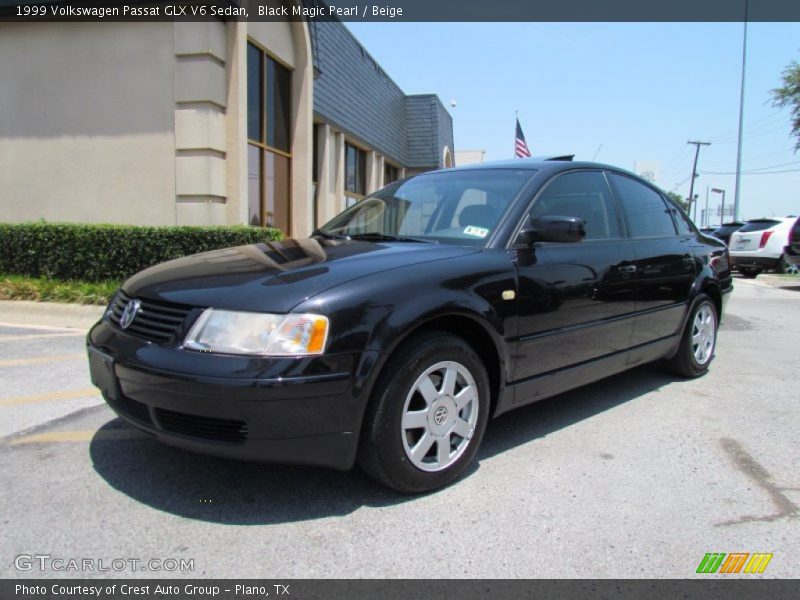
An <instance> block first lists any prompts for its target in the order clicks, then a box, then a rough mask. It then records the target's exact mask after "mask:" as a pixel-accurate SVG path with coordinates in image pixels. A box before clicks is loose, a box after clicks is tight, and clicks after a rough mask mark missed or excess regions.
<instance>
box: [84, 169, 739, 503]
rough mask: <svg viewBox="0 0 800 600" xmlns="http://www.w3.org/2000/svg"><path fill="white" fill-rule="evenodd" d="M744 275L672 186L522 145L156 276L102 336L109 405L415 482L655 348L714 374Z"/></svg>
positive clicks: (168, 428)
mask: <svg viewBox="0 0 800 600" xmlns="http://www.w3.org/2000/svg"><path fill="white" fill-rule="evenodd" d="M731 290H732V283H731V274H730V270H729V265H728V255H727V250H726V248H725V244H723V243H722V242H720V241H719V240H716V239H714V238H711V237H707V236H704V235H703V234H701V233H699V232H698V231H697V229H696V228H695V227H694V225H693V224H692V223H691V221H690V220H689V219H688V218H687V217H686V215H685V214H684V213H683V212H682V211H681V210H680V208H678V207H677V206H675V205H673V204H672V203H671V201H670V200H669V199H668V198H667V197H665V196H664V194H662V193H661V192H660V191H659V190H658V189H657V188H654V187H652V186H651V185H650V184H648V183H647V182H645V181H643V180H641V179H639V178H637V177H636V176H634V175H631V174H630V173H626V172H624V171H621V170H618V169H616V168H613V167H608V166H604V165H598V164H594V163H579V162H572V161H569V160H531V161H528V160H515V161H512V162H503V163H486V164H483V165H480V166H477V167H472V166H470V167H466V168H460V169H451V170H444V171H436V172H431V173H426V174H422V175H418V176H416V177H412V178H410V179H406V180H404V181H400V182H396V183H393V184H391V185H389V186H387V187H385V188H384V189H382V190H380V191H379V192H377V193H375V194H373V195H372V196H369V197H367V198H365V199H364V200H362V201H360V202H358V203H357V204H356V205H354V206H353V207H351V208H349V209H348V210H346V211H345V212H343V213H342V214H340V215H339V216H337V217H336V218H334V219H333V220H332V221H331V222H329V223H328V224H327V225H325V226H324V227H322V228H321V229H319V230H317V231H315V232H314V234H312V237H311V238H310V239H302V240H292V239H290V240H284V241H282V242H276V243H270V244H255V245H249V246H242V247H237V248H230V249H225V250H219V251H213V252H206V253H203V254H198V255H195V256H189V257H186V258H180V259H177V260H173V261H170V262H167V263H164V264H161V265H158V266H155V267H152V268H150V269H147V270H145V271H142V272H141V273H138V274H137V275H134V276H133V277H131V278H130V279H129V280H128V281H126V282H125V283H124V285H123V286H122V288H121V289H120V290H119V292H118V293H117V295H116V296H115V298H114V299H113V301H112V302H111V304H110V306H109V307H108V310H107V312H106V313H105V316H104V317H103V319H102V320H101V321H100V322H99V323H98V324H97V325H95V326H94V328H93V329H92V330H91V331H90V333H89V336H88V339H87V342H88V351H89V362H90V366H91V375H92V380H93V382H94V383H95V385H97V386H98V387H99V388H100V389H101V390H102V392H103V394H104V396H105V398H106V400H107V402H108V404H109V405H110V406H111V407H112V408H113V409H114V410H115V411H116V412H117V413H118V414H119V415H120V416H121V417H122V418H123V419H125V420H127V421H128V422H130V423H132V424H133V425H135V426H136V427H139V428H141V429H143V430H145V431H147V432H149V433H151V434H153V435H155V436H156V437H157V438H158V439H159V440H161V441H163V442H166V443H168V444H172V445H175V446H180V447H182V448H186V449H189V450H194V451H198V452H205V453H209V454H215V455H219V456H227V457H236V458H245V459H252V460H263V461H277V462H284V463H305V464H316V465H325V466H329V467H335V468H338V469H349V468H351V467H352V466H353V465H354V463H356V462H358V464H359V465H361V466H362V467H363V468H364V470H366V471H367V472H368V473H369V474H370V475H372V476H373V477H375V478H376V479H377V480H378V481H381V482H383V483H384V484H386V485H388V486H390V487H392V488H395V489H397V490H400V491H403V492H422V491H425V490H431V489H435V488H438V487H441V486H444V485H446V484H448V483H450V482H451V481H453V480H454V479H455V478H457V477H458V476H459V475H460V474H461V473H462V472H463V471H464V469H465V468H466V467H467V466H468V465H469V464H470V462H471V461H473V460H474V459H475V455H476V452H477V451H478V446H479V445H480V443H481V438H482V437H483V434H484V430H485V428H486V423H487V420H488V419H489V417H492V416H497V415H499V414H501V413H504V412H506V411H508V410H511V409H513V408H517V407H519V406H523V405H525V404H528V403H530V402H534V401H536V400H540V399H542V398H546V397H548V396H553V395H554V394H558V393H560V392H563V391H565V390H567V389H570V388H574V387H577V386H581V385H584V384H587V383H590V382H592V381H595V380H597V379H601V378H603V377H607V376H609V375H612V374H614V373H618V372H620V371H623V370H625V369H629V368H631V367H633V366H635V365H640V364H642V363H645V362H648V361H654V360H659V359H666V363H667V364H668V365H669V366H670V367H671V368H672V369H673V370H674V371H676V372H677V373H679V374H681V375H683V376H687V377H696V376H699V375H702V374H703V373H705V372H706V370H707V369H708V367H709V363H710V362H711V360H712V358H713V356H714V347H715V342H716V333H717V325H718V323H719V319H720V316H721V314H722V311H723V307H724V305H725V301H726V298H727V297H728V293H729V292H730V291H731Z"/></svg>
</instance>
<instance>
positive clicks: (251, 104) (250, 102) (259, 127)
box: [247, 44, 264, 142]
mask: <svg viewBox="0 0 800 600" xmlns="http://www.w3.org/2000/svg"><path fill="white" fill-rule="evenodd" d="M262 56H263V53H262V52H261V50H259V49H258V48H256V47H255V46H253V45H252V44H247V137H248V138H250V139H251V140H256V141H257V142H262V141H264V135H263V134H264V121H263V114H264V112H263V109H262V104H261V102H262V100H263V97H262V88H261V83H262V79H261V57H262Z"/></svg>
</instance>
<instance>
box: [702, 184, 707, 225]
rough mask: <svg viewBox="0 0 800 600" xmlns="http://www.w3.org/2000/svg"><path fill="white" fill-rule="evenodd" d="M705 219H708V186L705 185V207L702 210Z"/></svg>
mask: <svg viewBox="0 0 800 600" xmlns="http://www.w3.org/2000/svg"><path fill="white" fill-rule="evenodd" d="M703 215H705V217H706V219H708V186H706V209H705V210H704V211H703ZM706 227H708V220H706Z"/></svg>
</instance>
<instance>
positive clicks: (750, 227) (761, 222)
mask: <svg viewBox="0 0 800 600" xmlns="http://www.w3.org/2000/svg"><path fill="white" fill-rule="evenodd" d="M779 224H780V221H776V220H775V219H753V220H752V221H748V222H747V223H745V224H744V227H742V228H741V229H740V230H739V233H747V232H749V231H764V230H765V229H769V228H770V227H775V225H779Z"/></svg>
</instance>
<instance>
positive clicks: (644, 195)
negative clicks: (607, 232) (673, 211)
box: [609, 173, 675, 237]
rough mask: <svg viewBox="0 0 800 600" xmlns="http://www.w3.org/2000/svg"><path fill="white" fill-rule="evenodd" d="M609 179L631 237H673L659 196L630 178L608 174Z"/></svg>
mask: <svg viewBox="0 0 800 600" xmlns="http://www.w3.org/2000/svg"><path fill="white" fill-rule="evenodd" d="M609 178H610V179H611V183H612V185H613V186H614V191H615V192H616V193H617V197H618V198H619V200H620V202H621V203H622V207H623V208H624V210H625V215H626V217H627V219H628V227H629V228H630V234H631V236H632V237H664V236H669V235H675V224H674V223H673V222H672V217H671V216H670V214H669V212H670V210H669V209H668V208H667V205H666V204H665V203H664V199H663V198H662V197H661V195H660V194H658V193H657V192H656V191H654V190H652V189H651V188H649V187H647V186H646V185H644V184H641V183H639V182H638V181H635V180H633V179H631V178H630V177H624V176H622V175H616V174H614V173H609Z"/></svg>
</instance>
